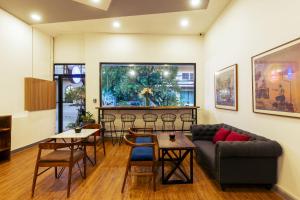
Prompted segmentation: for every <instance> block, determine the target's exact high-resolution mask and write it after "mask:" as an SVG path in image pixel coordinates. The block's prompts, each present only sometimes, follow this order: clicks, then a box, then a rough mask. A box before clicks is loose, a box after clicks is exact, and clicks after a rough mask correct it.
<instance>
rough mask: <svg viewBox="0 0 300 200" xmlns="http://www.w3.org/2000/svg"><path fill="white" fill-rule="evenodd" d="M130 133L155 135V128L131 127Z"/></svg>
mask: <svg viewBox="0 0 300 200" xmlns="http://www.w3.org/2000/svg"><path fill="white" fill-rule="evenodd" d="M128 132H129V133H130V134H137V133H139V132H142V133H149V134H153V128H136V127H130V128H129V129H128Z"/></svg>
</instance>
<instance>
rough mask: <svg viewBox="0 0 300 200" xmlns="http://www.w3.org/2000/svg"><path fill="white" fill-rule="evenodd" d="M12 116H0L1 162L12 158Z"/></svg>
mask: <svg viewBox="0 0 300 200" xmlns="http://www.w3.org/2000/svg"><path fill="white" fill-rule="evenodd" d="M10 144H11V116H0V162H1V161H3V160H9V159H10V146H11V145H10Z"/></svg>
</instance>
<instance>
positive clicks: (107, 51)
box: [54, 34, 204, 120]
mask: <svg viewBox="0 0 300 200" xmlns="http://www.w3.org/2000/svg"><path fill="white" fill-rule="evenodd" d="M202 54H203V53H202V38H201V37H200V36H168V35H143V34H85V35H61V36H57V37H55V53H54V55H55V57H54V58H55V61H54V62H55V63H76V62H79V63H86V96H87V109H88V110H89V111H91V112H93V113H94V115H95V116H96V115H97V113H96V110H95V107H96V106H98V105H99V63H100V62H174V63H181V62H182V63H194V62H195V63H196V64H197V69H196V71H197V100H196V101H197V105H200V106H202V105H203V102H204V101H203V98H202V97H203V87H202V84H200V83H201V81H203V73H202V61H203V59H202ZM93 98H96V99H97V100H98V102H97V103H96V104H94V103H93V102H92V100H93ZM199 119H200V120H201V119H203V117H201V114H200V115H199Z"/></svg>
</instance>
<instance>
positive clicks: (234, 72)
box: [214, 64, 238, 111]
mask: <svg viewBox="0 0 300 200" xmlns="http://www.w3.org/2000/svg"><path fill="white" fill-rule="evenodd" d="M214 82H215V83H214V85H215V87H214V90H215V91H214V93H215V107H216V108H218V109H224V110H231V111H238V65H237V64H234V65H231V66H229V67H226V68H223V69H221V70H219V71H217V72H215V77H214Z"/></svg>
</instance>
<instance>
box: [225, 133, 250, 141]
mask: <svg viewBox="0 0 300 200" xmlns="http://www.w3.org/2000/svg"><path fill="white" fill-rule="evenodd" d="M249 140H250V136H248V135H245V134H239V133H237V132H234V131H232V132H231V133H230V134H229V135H228V136H227V137H226V140H225V141H249Z"/></svg>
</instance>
